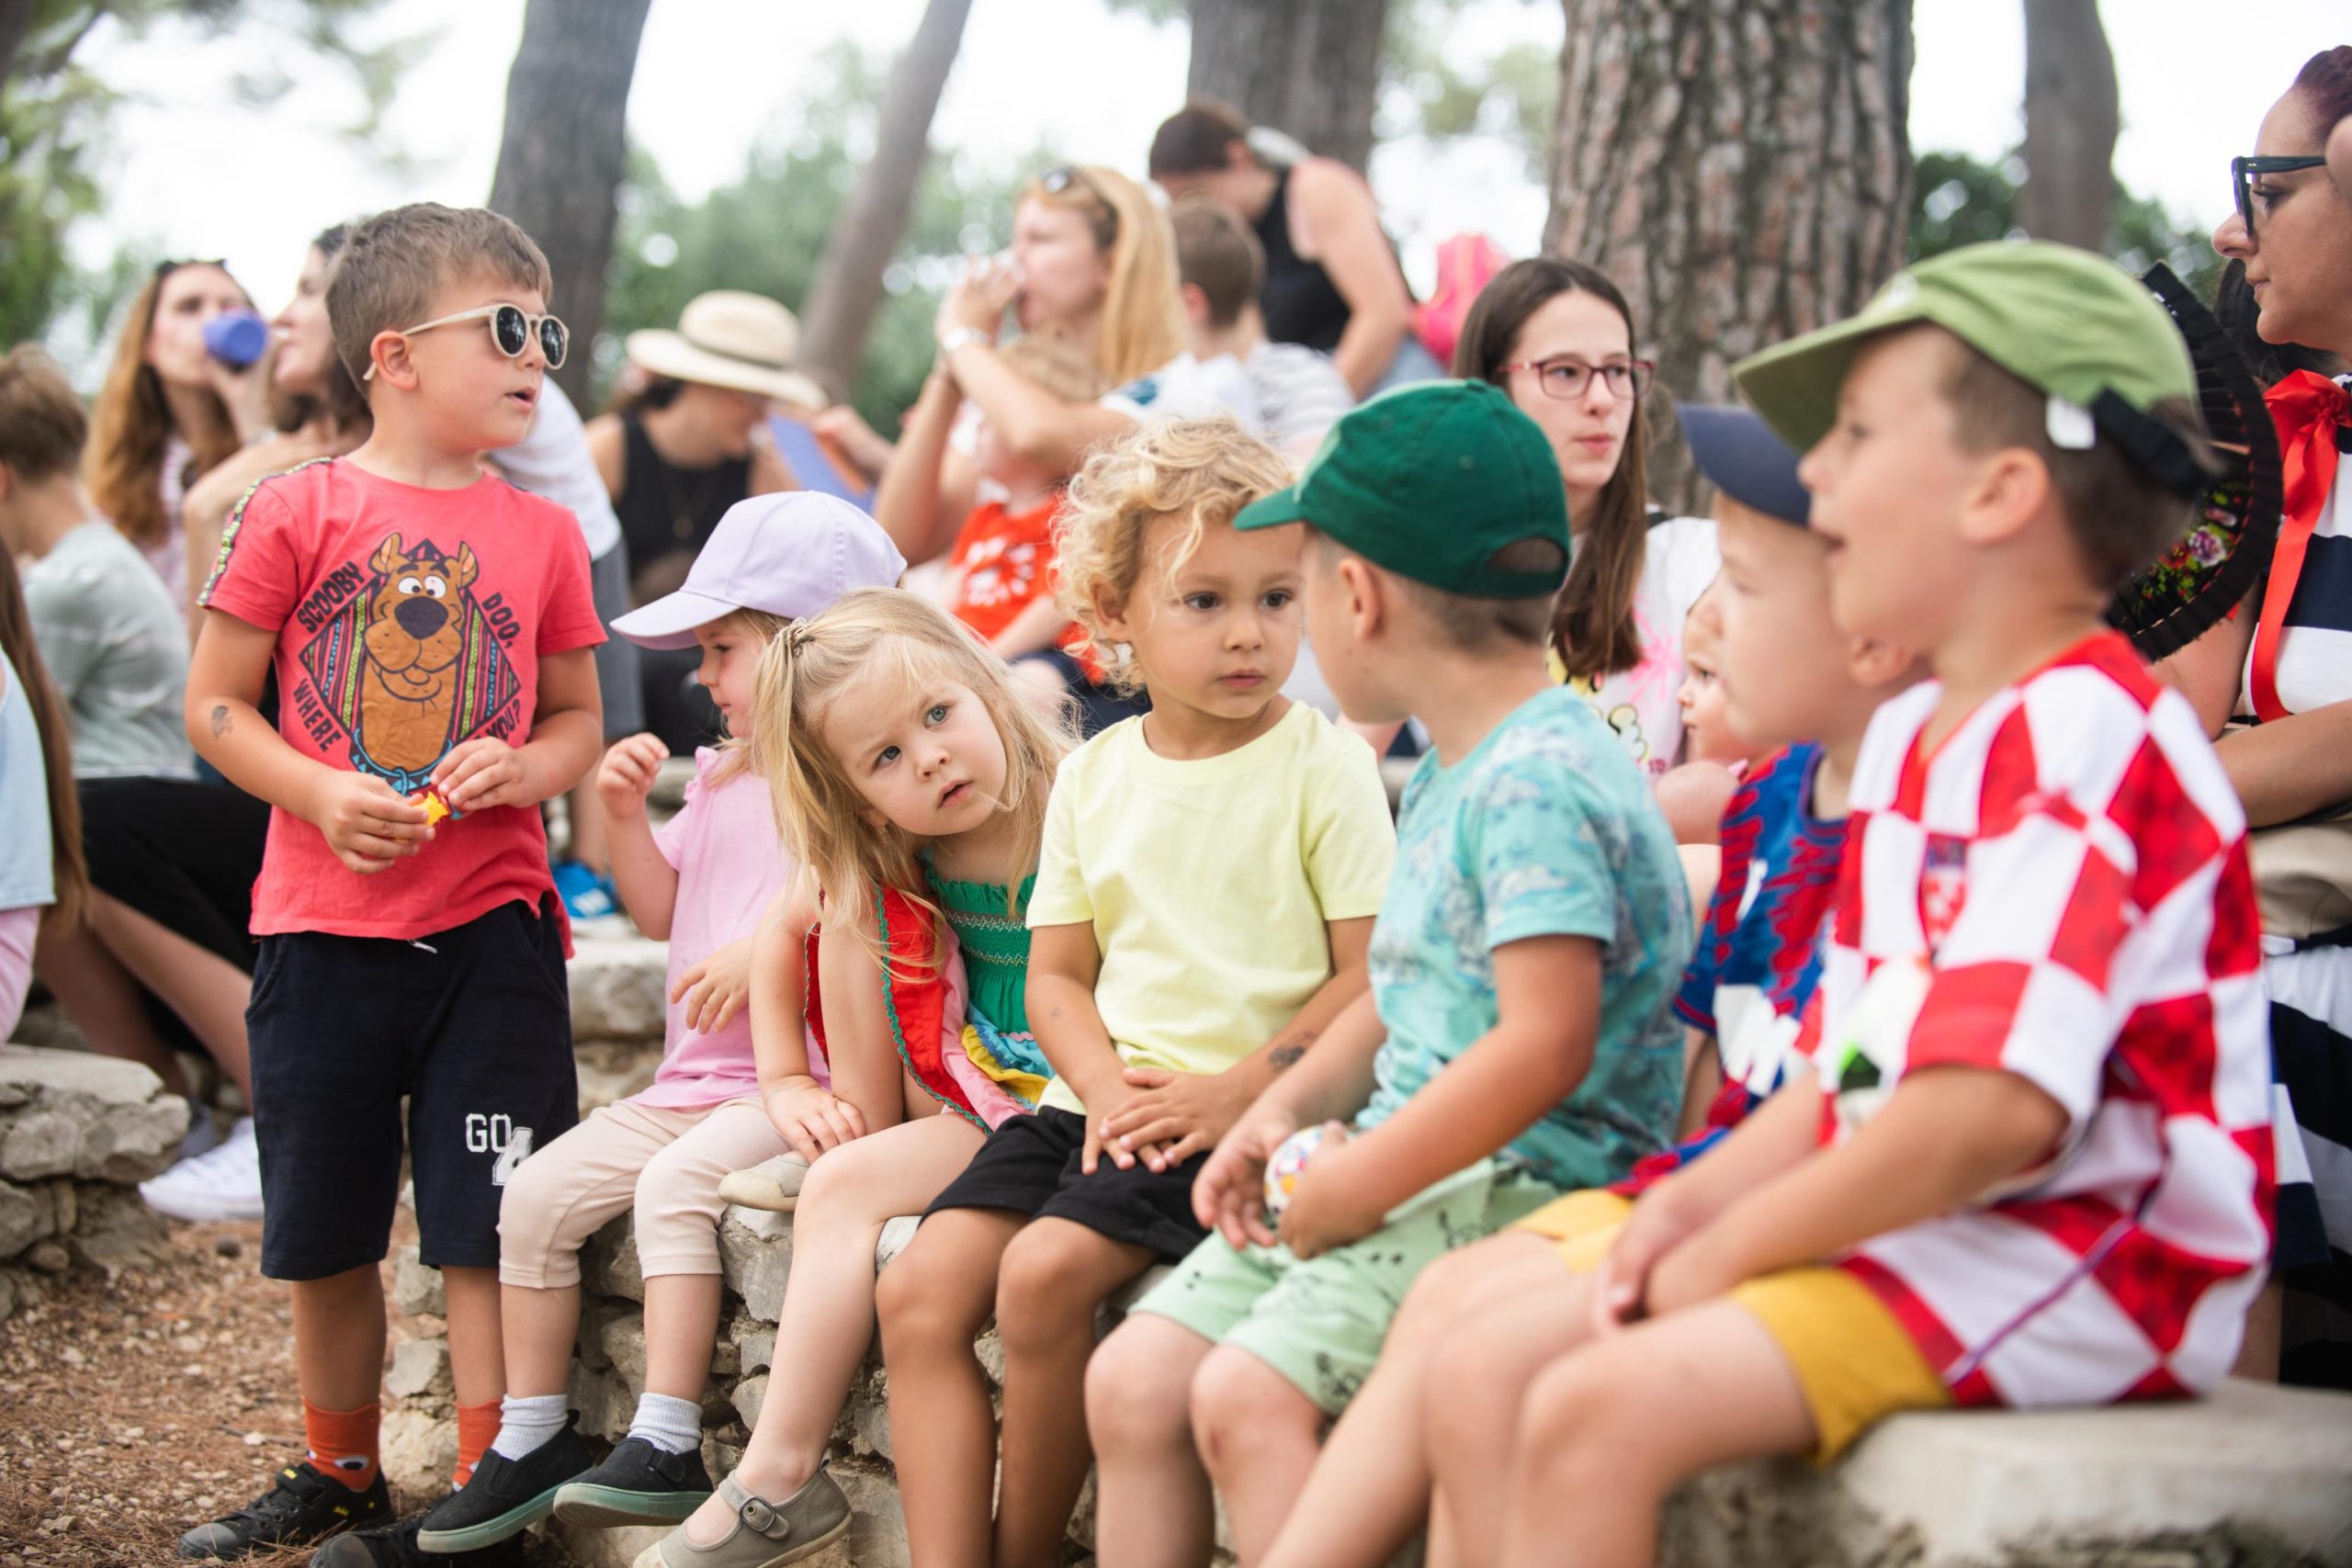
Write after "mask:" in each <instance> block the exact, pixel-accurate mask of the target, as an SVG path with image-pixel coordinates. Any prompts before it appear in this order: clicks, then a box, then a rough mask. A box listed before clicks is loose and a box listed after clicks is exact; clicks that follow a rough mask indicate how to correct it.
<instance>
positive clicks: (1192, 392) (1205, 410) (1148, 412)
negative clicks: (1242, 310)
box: [1122, 352, 1266, 433]
mask: <svg viewBox="0 0 2352 1568" xmlns="http://www.w3.org/2000/svg"><path fill="white" fill-rule="evenodd" d="M1147 386H1148V387H1149V388H1150V389H1151V390H1152V393H1153V396H1152V397H1151V398H1150V400H1148V401H1147V402H1144V403H1143V404H1142V406H1143V411H1144V417H1145V418H1147V419H1152V420H1161V419H1206V418H1209V417H1210V416H1212V415H1215V414H1220V413H1229V414H1231V415H1232V416H1233V417H1234V418H1235V419H1237V420H1239V421H1240V422H1241V428H1242V429H1244V430H1248V431H1251V432H1253V433H1255V432H1262V431H1263V430H1264V429H1265V427H1266V416H1265V412H1264V411H1263V410H1262V409H1261V408H1260V407H1259V404H1258V392H1257V389H1256V388H1255V387H1253V386H1251V385H1250V373H1249V371H1247V370H1245V369H1243V368H1242V365H1241V361H1239V360H1238V359H1236V358H1235V357H1234V356H1233V355H1229V354H1220V355H1217V356H1216V358H1214V359H1200V358H1196V357H1194V356H1193V355H1192V354H1191V353H1189V352H1187V353H1184V354H1180V355H1177V356H1176V357H1175V358H1174V359H1171V360H1170V361H1169V362H1168V363H1167V364H1166V365H1164V366H1162V367H1160V368H1159V370H1158V371H1157V372H1156V373H1154V374H1152V375H1150V376H1147V377H1145V378H1143V379H1142V380H1141V381H1135V382H1130V383H1128V385H1127V387H1126V388H1123V389H1122V390H1123V391H1125V392H1126V393H1127V395H1128V396H1129V397H1134V396H1135V395H1136V392H1137V391H1140V390H1141V389H1144V388H1145V387H1147Z"/></svg>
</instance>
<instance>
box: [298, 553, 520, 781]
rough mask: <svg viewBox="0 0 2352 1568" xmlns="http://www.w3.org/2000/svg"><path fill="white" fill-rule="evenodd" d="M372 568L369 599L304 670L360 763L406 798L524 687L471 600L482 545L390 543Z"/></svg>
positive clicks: (345, 616)
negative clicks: (478, 548)
mask: <svg viewBox="0 0 2352 1568" xmlns="http://www.w3.org/2000/svg"><path fill="white" fill-rule="evenodd" d="M368 570H369V571H370V572H371V573H372V574H373V576H372V577H371V579H370V581H369V583H368V590H367V592H365V593H363V594H361V595H360V596H359V597H357V598H356V599H354V600H353V601H352V602H351V604H349V605H348V606H347V607H346V608H345V610H344V611H343V612H342V613H340V614H338V615H336V616H335V617H334V619H333V620H332V621H331V622H329V623H328V624H327V625H326V626H323V627H322V629H321V631H320V634H319V636H318V637H316V638H314V639H313V640H312V641H311V644H310V645H309V647H307V648H305V649H303V652H302V664H303V667H304V668H305V669H306V670H308V671H310V673H311V678H312V679H313V680H314V681H315V682H317V684H318V689H319V693H320V694H321V696H322V698H324V700H325V705H326V707H327V709H328V710H329V711H330V712H331V713H333V714H334V717H335V720H336V722H337V723H339V724H340V725H341V727H342V728H343V730H344V732H345V734H346V735H347V736H348V737H349V738H350V746H351V751H350V755H351V764H352V766H353V767H355V768H356V769H358V770H359V771H360V772H362V773H374V774H376V775H377V776H378V777H379V778H381V779H383V780H385V781H386V782H387V783H389V784H391V786H392V787H393V788H394V789H396V790H399V791H400V792H401V793H402V794H408V793H410V792H412V791H413V790H416V789H419V788H422V787H423V786H424V784H425V783H426V782H427V780H428V779H429V778H430V777H431V775H432V773H433V769H434V767H435V764H437V763H438V762H439V761H441V759H442V758H443V757H445V756H447V754H448V751H449V749H450V748H451V747H452V746H455V745H456V744H457V743H458V741H460V740H463V739H466V738H467V737H468V736H469V735H472V734H474V733H476V732H477V731H478V730H480V729H481V728H482V727H483V726H484V725H485V724H487V723H488V722H489V721H490V720H491V719H492V717H494V716H496V715H497V714H498V712H499V711H500V710H501V709H502V708H503V707H504V706H506V705H507V704H508V703H509V702H511V701H512V700H513V699H514V697H515V694H516V692H517V690H518V687H519V682H518V681H517V679H516V677H515V671H514V669H513V667H512V665H511V664H510V663H509V662H508V660H507V659H506V656H505V651H504V649H502V648H501V647H500V646H499V643H498V639H497V638H496V637H494V636H493V635H492V628H491V626H490V622H489V618H488V617H487V616H486V615H484V614H483V613H482V609H481V605H480V604H478V603H477V602H476V601H475V598H474V596H473V594H472V593H471V592H469V590H470V588H471V587H472V585H473V583H474V581H475V580H476V579H477V578H478V577H480V576H481V563H480V562H479V561H477V560H476V559H475V558H474V552H473V548H472V547H470V546H469V545H467V544H466V543H464V542H463V541H462V540H461V541H459V542H458V547H457V548H456V549H454V550H443V549H441V548H440V547H437V546H435V544H434V542H433V541H432V540H430V539H420V540H418V541H417V543H416V545H415V547H413V548H411V547H408V545H407V544H406V543H405V542H404V541H403V540H402V539H401V536H400V535H398V534H390V535H387V536H385V538H384V541H383V543H382V544H380V545H379V546H378V547H377V549H376V553H375V554H374V555H373V556H372V557H370V558H368Z"/></svg>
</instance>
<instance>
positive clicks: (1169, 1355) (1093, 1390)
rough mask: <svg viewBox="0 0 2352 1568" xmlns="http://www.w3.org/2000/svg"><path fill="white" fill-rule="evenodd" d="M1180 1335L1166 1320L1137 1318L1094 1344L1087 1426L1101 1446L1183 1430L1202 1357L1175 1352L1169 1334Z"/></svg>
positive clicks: (1088, 1375) (1163, 1436)
mask: <svg viewBox="0 0 2352 1568" xmlns="http://www.w3.org/2000/svg"><path fill="white" fill-rule="evenodd" d="M1182 1334H1184V1330H1182V1329H1180V1328H1178V1327H1176V1325H1173V1324H1171V1323H1169V1322H1167V1321H1166V1320H1165V1319H1161V1318H1153V1317H1134V1318H1129V1319H1128V1320H1127V1321H1126V1323H1125V1325H1122V1326H1120V1327H1119V1328H1118V1329H1116V1330H1114V1332H1113V1333H1112V1335H1111V1337H1109V1338H1107V1339H1105V1340H1103V1343H1102V1345H1101V1346H1100V1347H1098V1348H1096V1350H1095V1352H1094V1355H1093V1357H1092V1358H1091V1359H1089V1360H1088V1361H1087V1363H1086V1427H1087V1431H1088V1432H1089V1433H1090V1434H1091V1436H1092V1438H1093V1439H1094V1446H1095V1448H1096V1450H1098V1451H1109V1450H1116V1449H1118V1448H1121V1447H1125V1446H1129V1445H1135V1444H1140V1443H1156V1442H1162V1441H1165V1440H1166V1439H1167V1438H1169V1437H1170V1435H1171V1434H1173V1435H1178V1436H1181V1435H1182V1434H1183V1433H1184V1430H1185V1427H1186V1426H1187V1424H1188V1423H1189V1421H1190V1419H1191V1416H1190V1408H1189V1406H1190V1398H1191V1384H1192V1372H1193V1366H1194V1365H1195V1363H1196V1361H1197V1359H1198V1358H1197V1357H1196V1356H1194V1355H1189V1354H1180V1353H1177V1352H1178V1351H1179V1350H1180V1349H1181V1347H1178V1346H1176V1345H1173V1344H1171V1343H1170V1336H1175V1335H1182Z"/></svg>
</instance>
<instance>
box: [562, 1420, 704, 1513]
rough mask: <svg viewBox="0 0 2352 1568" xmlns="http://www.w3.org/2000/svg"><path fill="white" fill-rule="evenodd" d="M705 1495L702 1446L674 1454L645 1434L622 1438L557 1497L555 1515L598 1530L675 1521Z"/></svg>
mask: <svg viewBox="0 0 2352 1568" xmlns="http://www.w3.org/2000/svg"><path fill="white" fill-rule="evenodd" d="M709 1495H710V1472H708V1471H707V1470H705V1469H704V1468H703V1467H702V1450H700V1449H694V1450H689V1451H687V1452H685V1453H682V1454H673V1453H672V1452H670V1451H669V1450H667V1449H662V1448H657V1447H656V1446H654V1445H653V1444H651V1443H649V1442H647V1441H646V1440H645V1439H644V1438H622V1439H621V1440H620V1442H619V1443H618V1444H616V1446H615V1447H614V1449H613V1451H612V1453H611V1454H610V1455H609V1456H608V1457H607V1458H606V1459H605V1462H604V1463H602V1464H600V1465H598V1466H597V1467H596V1468H595V1469H594V1470H592V1471H590V1472H588V1473H587V1474H585V1475H583V1476H582V1477H580V1478H579V1479H578V1480H576V1481H572V1482H568V1483H565V1485H564V1487H563V1489H562V1490H561V1491H560V1492H558V1493H557V1494H556V1495H555V1517H557V1518H559V1519H561V1520H562V1521H563V1522H564V1523H565V1524H568V1525H593V1526H594V1527H596V1528H597V1529H605V1528H607V1527H609V1526H612V1525H666V1524H674V1523H675V1522H677V1521H678V1520H680V1519H683V1518H684V1517H686V1516H687V1515H688V1514H691V1513H693V1512H694V1511H695V1509H696V1508H699V1507H701V1506H702V1505H703V1499H705V1498H706V1497H708V1496H709Z"/></svg>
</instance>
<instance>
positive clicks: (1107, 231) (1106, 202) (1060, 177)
mask: <svg viewBox="0 0 2352 1568" xmlns="http://www.w3.org/2000/svg"><path fill="white" fill-rule="evenodd" d="M1070 186H1077V187H1078V188H1079V189H1080V190H1081V191H1084V192H1085V193H1086V195H1087V196H1088V197H1090V198H1091V199H1092V201H1093V203H1094V205H1095V207H1096V209H1098V210H1099V211H1100V212H1101V213H1102V218H1101V220H1098V221H1097V222H1096V223H1095V225H1094V237H1095V240H1096V241H1097V242H1098V243H1100V244H1101V245H1102V246H1103V249H1104V250H1109V249H1110V248H1111V242H1112V241H1114V240H1115V239H1117V238H1118V237H1119V209H1117V208H1116V207H1114V206H1113V205H1112V204H1111V198H1110V197H1107V196H1104V195H1103V187H1102V186H1098V185H1096V184H1095V183H1094V181H1093V179H1092V177H1091V176H1090V175H1088V174H1087V172H1086V171H1085V170H1084V169H1081V168H1080V167H1079V166H1078V165H1077V164H1057V165H1056V166H1054V167H1053V168H1050V169H1047V170H1046V172H1045V173H1044V174H1042V175H1038V176H1037V188H1038V189H1039V190H1041V191H1044V192H1045V193H1046V195H1047V196H1059V195H1061V194H1062V193H1063V192H1064V191H1066V190H1068V189H1069V188H1070Z"/></svg>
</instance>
